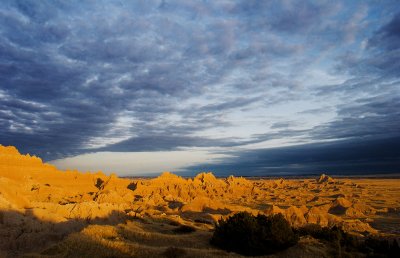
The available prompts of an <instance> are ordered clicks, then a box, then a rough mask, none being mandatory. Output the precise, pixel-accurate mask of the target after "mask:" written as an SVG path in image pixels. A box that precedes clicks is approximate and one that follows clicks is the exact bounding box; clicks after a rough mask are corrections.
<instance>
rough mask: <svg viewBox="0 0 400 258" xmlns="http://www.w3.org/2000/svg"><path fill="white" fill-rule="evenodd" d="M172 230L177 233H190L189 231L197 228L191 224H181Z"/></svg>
mask: <svg viewBox="0 0 400 258" xmlns="http://www.w3.org/2000/svg"><path fill="white" fill-rule="evenodd" d="M172 231H173V232H174V233H176V234H189V233H192V232H195V231H196V229H195V228H194V227H191V226H187V225H181V226H179V227H177V228H175V229H173V230H172Z"/></svg>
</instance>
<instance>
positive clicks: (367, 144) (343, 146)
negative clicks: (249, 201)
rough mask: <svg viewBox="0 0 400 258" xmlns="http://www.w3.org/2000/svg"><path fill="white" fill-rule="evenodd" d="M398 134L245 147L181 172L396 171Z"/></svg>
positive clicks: (397, 163)
mask: <svg viewBox="0 0 400 258" xmlns="http://www.w3.org/2000/svg"><path fill="white" fill-rule="evenodd" d="M399 145H400V137H394V138H375V139H372V138H365V139H363V140H344V141H336V142H328V143H316V144H305V145H298V146H290V147H281V148H272V149H258V150H248V151H242V152H236V153H230V154H231V155H232V154H233V155H235V157H234V158H229V159H226V160H225V161H223V162H221V163H219V164H202V165H200V166H193V167H189V168H186V169H185V170H184V171H182V174H183V175H191V174H193V171H213V172H214V173H215V174H216V175H218V176H228V175H241V176H243V175H244V176H246V175H252V176H270V175H275V176H280V175H281V176H284V175H299V174H305V175H312V174H315V175H316V174H321V173H328V174H330V175H335V174H339V175H346V174H359V175H366V174H376V173H398V167H399V165H400V149H399V148H398V147H399Z"/></svg>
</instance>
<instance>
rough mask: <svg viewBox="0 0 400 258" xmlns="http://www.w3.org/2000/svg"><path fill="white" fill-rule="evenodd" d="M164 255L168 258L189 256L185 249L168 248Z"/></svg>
mask: <svg viewBox="0 0 400 258" xmlns="http://www.w3.org/2000/svg"><path fill="white" fill-rule="evenodd" d="M163 255H164V256H165V257H167V258H178V257H183V256H186V255H187V252H186V250H185V249H182V248H179V247H174V246H171V247H168V248H167V249H166V250H165V251H164V252H163Z"/></svg>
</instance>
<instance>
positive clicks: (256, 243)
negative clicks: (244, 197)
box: [210, 212, 299, 255]
mask: <svg viewBox="0 0 400 258" xmlns="http://www.w3.org/2000/svg"><path fill="white" fill-rule="evenodd" d="M298 239H299V238H298V236H297V234H295V232H294V231H293V230H292V228H291V227H290V225H289V222H287V221H286V220H285V218H284V217H283V215H282V214H277V215H272V216H265V215H257V216H253V215H251V214H250V213H247V212H240V213H237V214H235V215H233V216H231V217H229V218H228V219H227V220H224V219H222V220H220V221H219V222H218V224H217V225H216V227H215V231H214V234H213V236H212V238H211V241H210V242H211V244H212V245H214V246H217V247H219V248H221V249H224V250H226V251H229V252H236V253H239V254H243V255H265V254H272V253H275V252H278V251H281V250H284V249H286V248H288V247H290V246H293V245H295V244H296V243H297V242H298Z"/></svg>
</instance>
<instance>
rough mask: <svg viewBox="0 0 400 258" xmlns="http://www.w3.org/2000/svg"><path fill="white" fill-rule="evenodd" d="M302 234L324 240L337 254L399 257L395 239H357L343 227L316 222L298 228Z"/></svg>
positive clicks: (398, 248)
mask: <svg viewBox="0 0 400 258" xmlns="http://www.w3.org/2000/svg"><path fill="white" fill-rule="evenodd" d="M297 232H298V234H299V235H300V236H306V235H309V236H312V237H314V238H316V239H320V240H324V241H326V242H327V243H329V244H330V245H333V247H334V249H335V250H336V251H337V252H338V253H337V255H338V256H341V255H342V254H344V253H346V252H348V253H354V252H356V253H360V252H361V253H364V254H366V255H367V257H398V254H399V253H400V247H399V245H398V243H397V241H396V240H395V239H394V240H393V241H392V242H390V241H389V240H388V239H379V238H376V237H367V238H365V239H363V240H362V239H358V240H357V239H356V238H355V237H354V236H352V235H350V234H348V233H346V232H344V231H343V230H342V229H341V228H339V227H337V226H333V227H331V228H328V227H321V226H319V225H316V224H308V225H305V226H303V227H301V228H299V229H298V230H297Z"/></svg>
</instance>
